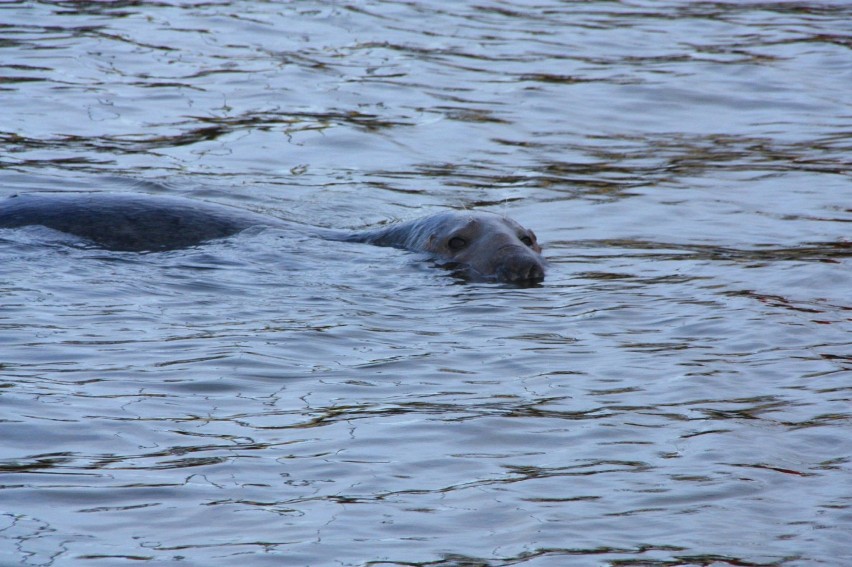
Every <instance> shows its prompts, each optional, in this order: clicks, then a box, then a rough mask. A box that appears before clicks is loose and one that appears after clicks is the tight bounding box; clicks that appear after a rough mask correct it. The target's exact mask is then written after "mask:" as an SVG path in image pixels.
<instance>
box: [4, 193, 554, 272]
mask: <svg viewBox="0 0 852 567" xmlns="http://www.w3.org/2000/svg"><path fill="white" fill-rule="evenodd" d="M27 225H42V226H46V227H48V228H52V229H54V230H58V231H60V232H65V233H68V234H73V235H75V236H79V237H82V238H85V239H87V240H89V241H91V242H92V243H94V244H96V245H98V246H101V247H103V248H106V249H109V250H116V251H129V252H157V251H165V250H174V249H178V248H186V247H189V246H194V245H197V244H200V243H202V242H205V241H207V240H213V239H217V238H225V237H227V236H231V235H233V234H236V233H238V232H241V231H243V230H245V229H247V228H250V227H253V226H269V227H275V228H290V229H293V228H296V227H299V225H297V224H295V223H287V222H286V221H283V220H280V219H276V218H273V217H269V216H265V215H261V214H257V213H253V212H250V211H246V210H243V209H239V208H236V207H231V206H227V205H218V204H213V203H209V202H206V201H199V200H194V199H186V198H182V197H164V196H152V195H146V194H134V193H70V192H69V193H31V194H25V195H18V196H14V197H11V198H9V199H6V200H5V201H3V202H0V228H15V227H21V226H27ZM299 230H302V231H303V232H304V231H305V230H306V229H305V228H304V227H300V228H299ZM311 232H312V233H313V234H315V235H316V236H319V237H322V238H326V239H328V240H338V241H347V242H364V243H369V244H375V245H378V246H393V247H396V248H404V249H406V250H412V251H417V252H425V253H428V254H429V255H431V256H433V257H436V258H438V259H440V260H441V261H442V262H444V263H445V264H447V265H449V266H450V267H453V268H455V269H456V271H457V272H459V273H461V274H462V275H464V276H465V277H468V278H470V279H477V280H496V281H502V282H537V281H541V280H542V279H544V260H543V259H542V257H541V247H540V246H539V245H538V242H537V241H536V237H535V234H533V232H532V231H531V230H528V229H526V228H524V227H522V226H521V225H519V224H518V223H516V222H515V221H513V220H511V219H509V218H506V217H503V216H500V215H497V214H493V213H483V212H474V211H447V212H441V213H437V214H434V215H430V216H427V217H424V218H420V219H416V220H412V221H407V222H401V223H397V224H393V225H390V226H387V227H382V228H378V229H373V230H366V231H361V232H353V233H347V232H337V231H331V230H322V229H314V230H312V231H311Z"/></svg>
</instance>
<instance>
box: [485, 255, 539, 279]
mask: <svg viewBox="0 0 852 567" xmlns="http://www.w3.org/2000/svg"><path fill="white" fill-rule="evenodd" d="M496 274H497V277H498V279H500V280H501V281H507V282H520V281H529V282H539V281H542V280H543V279H544V264H543V263H542V261H541V259H540V258H538V257H536V256H533V255H532V254H513V255H511V256H508V257H506V258H504V260H503V261H502V262H501V263H500V265H499V266H498V268H497V272H496Z"/></svg>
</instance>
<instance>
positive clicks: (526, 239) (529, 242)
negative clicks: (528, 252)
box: [521, 234, 535, 248]
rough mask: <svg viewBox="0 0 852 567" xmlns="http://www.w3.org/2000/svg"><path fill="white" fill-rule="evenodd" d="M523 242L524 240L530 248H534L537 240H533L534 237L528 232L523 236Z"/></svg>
mask: <svg viewBox="0 0 852 567" xmlns="http://www.w3.org/2000/svg"><path fill="white" fill-rule="evenodd" d="M521 242H523V243H524V244H525V245H526V246H529V247H530V248H532V247H533V245H534V244H535V242H533V239H532V238H530V237H529V236H527V235H526V234H525V235H523V236H521Z"/></svg>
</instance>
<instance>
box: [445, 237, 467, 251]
mask: <svg viewBox="0 0 852 567" xmlns="http://www.w3.org/2000/svg"><path fill="white" fill-rule="evenodd" d="M447 246H448V247H449V249H450V250H453V251H458V250H461V249H462V248H464V247H465V246H467V240H465V239H464V238H462V237H460V236H454V237H452V238H450V239H449V240H448V241H447Z"/></svg>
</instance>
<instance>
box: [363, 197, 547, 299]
mask: <svg viewBox="0 0 852 567" xmlns="http://www.w3.org/2000/svg"><path fill="white" fill-rule="evenodd" d="M347 240H349V241H355V242H367V243H370V244H376V245H379V246H394V247H397V248H405V249H407V250H414V251H418V252H427V253H429V254H432V255H433V256H435V257H437V258H440V259H441V260H445V261H446V263H447V264H449V265H450V266H451V267H455V268H459V270H460V272H461V273H462V274H463V275H465V276H466V277H469V278H471V279H476V280H496V281H501V282H515V283H528V282H533V283H534V282H538V281H541V280H543V279H544V271H545V270H544V265H545V264H544V259H543V258H542V257H541V246H539V244H538V240H537V239H536V236H535V233H534V232H533V231H531V230H529V229H527V228H524V227H523V226H521V225H520V224H518V223H517V222H515V221H514V220H512V219H510V218H507V217H504V216H501V215H497V214H493V213H484V212H475V211H448V212H442V213H437V214H434V215H431V216H427V217H424V218H421V219H416V220H412V221H408V222H403V223H399V224H396V225H392V226H389V227H387V228H381V229H377V230H372V231H366V232H361V233H356V234H354V235H351V236H350V237H348V238H347Z"/></svg>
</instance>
